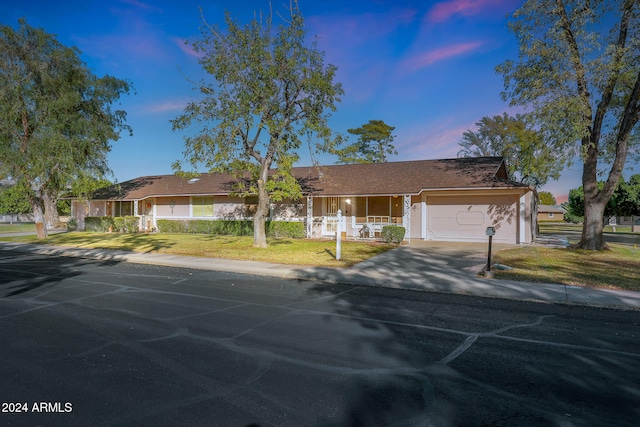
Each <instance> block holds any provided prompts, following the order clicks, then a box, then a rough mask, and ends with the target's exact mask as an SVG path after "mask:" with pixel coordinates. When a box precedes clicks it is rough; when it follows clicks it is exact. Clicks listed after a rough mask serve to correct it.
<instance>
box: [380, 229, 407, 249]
mask: <svg viewBox="0 0 640 427" xmlns="http://www.w3.org/2000/svg"><path fill="white" fill-rule="evenodd" d="M404 233H405V229H404V227H401V226H399V225H385V226H384V227H382V240H384V241H385V242H386V243H394V244H396V245H398V244H400V243H401V242H402V241H403V240H404Z"/></svg>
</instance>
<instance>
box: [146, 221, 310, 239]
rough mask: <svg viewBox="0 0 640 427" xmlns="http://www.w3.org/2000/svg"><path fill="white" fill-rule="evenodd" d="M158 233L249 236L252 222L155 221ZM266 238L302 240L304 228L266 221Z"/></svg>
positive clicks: (292, 223) (302, 225) (298, 223)
mask: <svg viewBox="0 0 640 427" xmlns="http://www.w3.org/2000/svg"><path fill="white" fill-rule="evenodd" d="M157 224H158V231H159V232H160V233H190V234H213V235H219V236H251V235H253V221H251V220H207V219H194V220H171V219H159V220H158V221H157ZM265 228H266V232H267V236H269V237H291V238H303V237H304V236H305V227H304V223H302V222H286V221H267V222H266V223H265Z"/></svg>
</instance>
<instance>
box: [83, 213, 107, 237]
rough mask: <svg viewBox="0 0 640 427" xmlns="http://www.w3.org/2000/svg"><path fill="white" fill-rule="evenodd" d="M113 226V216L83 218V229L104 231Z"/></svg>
mask: <svg viewBox="0 0 640 427" xmlns="http://www.w3.org/2000/svg"><path fill="white" fill-rule="evenodd" d="M109 227H113V218H111V217H108V216H88V217H86V218H85V219H84V230H85V231H97V232H100V233H104V232H107V231H109Z"/></svg>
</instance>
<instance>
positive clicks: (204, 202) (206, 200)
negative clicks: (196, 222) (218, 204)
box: [191, 196, 213, 217]
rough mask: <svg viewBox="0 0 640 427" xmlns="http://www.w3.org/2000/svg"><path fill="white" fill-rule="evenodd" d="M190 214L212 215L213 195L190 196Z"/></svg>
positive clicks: (198, 215)
mask: <svg viewBox="0 0 640 427" xmlns="http://www.w3.org/2000/svg"><path fill="white" fill-rule="evenodd" d="M191 216H193V217H213V196H194V197H191Z"/></svg>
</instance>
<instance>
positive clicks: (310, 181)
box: [72, 157, 537, 243]
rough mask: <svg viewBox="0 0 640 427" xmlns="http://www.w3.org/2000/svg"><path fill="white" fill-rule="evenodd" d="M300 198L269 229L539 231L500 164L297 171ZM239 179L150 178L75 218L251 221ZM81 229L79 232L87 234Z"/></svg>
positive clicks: (487, 160)
mask: <svg viewBox="0 0 640 427" xmlns="http://www.w3.org/2000/svg"><path fill="white" fill-rule="evenodd" d="M293 174H294V176H295V177H296V178H297V179H298V181H299V182H300V184H301V186H302V190H303V194H304V197H303V198H302V199H300V200H297V201H294V202H286V203H272V205H271V219H274V220H288V221H302V222H304V223H305V225H306V233H307V237H309V238H323V237H330V236H334V235H335V231H336V224H337V214H338V210H340V211H341V213H342V221H343V222H342V228H341V229H342V230H343V231H345V230H346V234H347V236H348V237H353V238H358V237H374V236H379V233H380V231H381V229H382V227H383V226H385V225H391V224H397V225H401V226H404V227H405V228H406V230H407V232H406V238H407V239H425V240H441V241H469V242H474V241H486V240H487V236H486V228H487V227H489V226H493V227H495V228H496V233H495V236H494V237H493V240H494V241H496V242H505V243H529V242H531V241H532V239H533V237H534V236H533V233H534V232H533V230H535V228H536V225H537V224H536V222H535V221H536V218H535V213H534V212H535V206H534V204H535V199H536V197H537V195H536V194H535V191H534V190H533V189H531V188H529V187H528V186H526V185H524V184H520V183H517V182H514V181H511V180H509V179H508V174H507V168H506V165H505V163H504V160H503V159H502V158H501V157H480V158H460V159H447V160H418V161H407V162H388V163H373V164H352V165H333V166H313V167H297V168H294V169H293ZM234 182H235V178H233V177H231V176H230V175H227V174H202V175H200V176H199V177H198V178H195V179H190V180H188V179H184V178H181V177H179V176H176V175H160V176H145V177H140V178H136V179H133V180H130V181H126V182H123V183H120V184H117V185H114V186H112V187H109V188H106V189H103V190H100V191H98V192H96V193H95V194H94V196H93V198H92V200H91V201H89V202H82V201H78V200H74V201H73V203H72V215H73V216H75V218H76V219H77V220H78V222H79V224H80V226H81V227H82V224H83V221H84V218H85V217H86V216H126V215H136V216H140V217H141V221H140V227H141V229H142V230H150V229H153V228H155V227H156V223H157V221H158V220H160V219H174V220H191V219H240V218H251V216H252V212H253V211H254V209H255V205H256V203H257V197H244V198H243V197H236V196H234V195H233V192H232V185H233V183H234ZM81 229H82V228H81Z"/></svg>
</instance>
